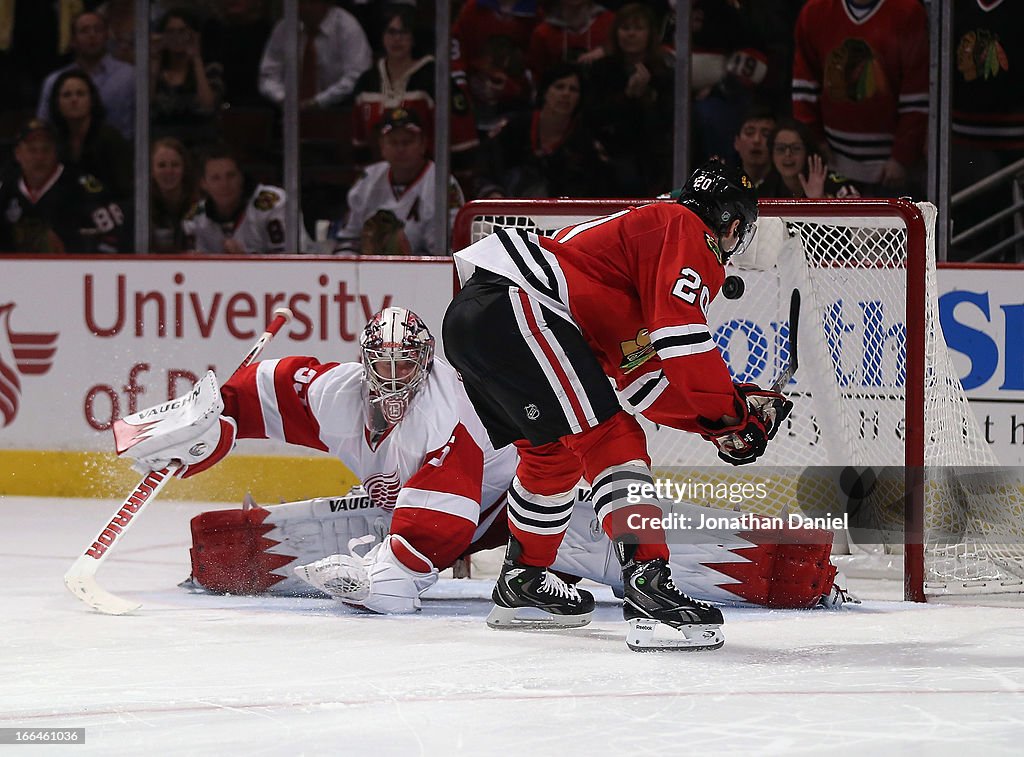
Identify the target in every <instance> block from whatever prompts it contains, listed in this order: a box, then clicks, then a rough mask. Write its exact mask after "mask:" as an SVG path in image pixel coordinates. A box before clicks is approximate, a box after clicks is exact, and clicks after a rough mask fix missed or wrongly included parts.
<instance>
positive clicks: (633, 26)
mask: <svg viewBox="0 0 1024 757" xmlns="http://www.w3.org/2000/svg"><path fill="white" fill-rule="evenodd" d="M589 78H590V87H591V91H590V98H589V107H588V112H587V120H588V121H589V122H591V123H593V124H594V129H595V133H596V135H597V138H598V139H599V140H600V142H601V144H602V145H603V146H604V148H605V150H606V151H607V153H608V158H609V161H610V163H611V166H612V170H613V173H614V181H615V192H616V194H618V195H619V196H622V197H647V196H650V195H653V194H657V192H658V191H659V189H660V188H661V187H664V186H666V185H667V184H668V183H669V182H670V181H671V178H672V177H671V175H670V173H669V170H670V169H671V166H672V139H671V135H672V122H673V117H674V113H673V105H672V104H673V96H672V95H673V91H672V90H673V79H674V77H673V72H672V69H671V68H670V67H669V65H668V63H667V62H666V55H665V52H664V51H663V50H662V49H661V44H660V41H659V34H658V30H657V20H656V18H655V16H654V12H653V11H652V10H651V9H650V7H649V6H647V5H645V4H643V3H629V4H627V5H624V6H622V7H621V8H620V9H619V10H618V11H617V12H616V13H615V21H614V23H613V24H612V30H611V34H610V36H609V39H608V54H607V55H606V56H605V57H602V58H601V59H600V60H598V61H596V62H595V63H593V65H592V66H591V69H590V76H589Z"/></svg>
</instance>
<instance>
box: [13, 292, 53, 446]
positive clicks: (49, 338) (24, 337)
mask: <svg viewBox="0 0 1024 757" xmlns="http://www.w3.org/2000/svg"><path fill="white" fill-rule="evenodd" d="M13 311H14V303H13V302H8V303H7V304H6V305H0V420H2V423H0V428H2V427H5V426H9V425H11V423H12V422H13V421H14V419H15V417H16V416H17V415H18V405H19V404H20V401H21V378H20V377H21V376H42V375H43V374H45V373H48V372H49V371H50V368H52V367H53V358H54V355H56V354H57V336H58V334H59V332H56V331H53V332H28V331H22V332H16V331H14V330H12V329H11V313H12V312H13ZM5 337H6V338H5Z"/></svg>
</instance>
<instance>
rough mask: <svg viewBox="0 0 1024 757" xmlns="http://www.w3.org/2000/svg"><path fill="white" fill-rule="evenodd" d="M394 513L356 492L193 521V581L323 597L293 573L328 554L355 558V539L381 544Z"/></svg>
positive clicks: (231, 589) (234, 589)
mask: <svg viewBox="0 0 1024 757" xmlns="http://www.w3.org/2000/svg"><path fill="white" fill-rule="evenodd" d="M390 525H391V512H390V511H387V510H384V509H382V508H379V507H374V505H373V503H372V502H371V500H370V496H369V495H368V494H367V493H366V492H365V491H364V490H363V489H362V488H361V487H356V488H355V489H353V490H352V492H350V493H349V494H347V495H345V496H343V497H320V498H317V499H308V500H303V501H301V502H289V503H286V504H281V505H271V506H269V507H259V506H258V505H256V504H255V503H254V502H252V500H251V499H249V498H247V499H246V502H245V503H244V504H243V505H242V507H241V508H237V507H236V508H232V509H230V510H213V511H210V512H205V513H201V514H200V515H197V516H196V517H194V518H193V519H192V524H191V526H192V549H191V557H192V581H193V583H194V584H196V585H197V586H199V587H200V588H203V589H207V590H209V591H215V592H224V593H228V594H277V595H281V596H309V595H316V594H318V592H317V591H316V590H315V589H314V588H313V587H312V586H310V585H309V584H308V583H306V582H305V581H302V580H300V579H299V578H297V577H296V576H295V574H294V572H293V569H294V568H295V567H297V566H299V565H305V564H308V563H311V562H315V561H316V560H319V559H321V558H323V557H326V556H328V555H336V554H348V553H349V541H350V540H352V539H359V538H361V537H365V536H368V535H373V536H374V539H373V542H372V543H368V544H367V548H369V547H371V546H372V544H373V543H380V542H381V541H383V539H384V537H385V536H386V535H387V533H388V529H389V527H390Z"/></svg>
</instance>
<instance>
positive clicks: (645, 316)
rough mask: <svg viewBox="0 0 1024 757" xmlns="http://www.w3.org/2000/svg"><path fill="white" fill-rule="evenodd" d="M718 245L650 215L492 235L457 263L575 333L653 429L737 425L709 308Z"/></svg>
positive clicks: (629, 213) (664, 208)
mask: <svg viewBox="0 0 1024 757" xmlns="http://www.w3.org/2000/svg"><path fill="white" fill-rule="evenodd" d="M716 249H717V240H716V239H715V237H713V236H712V234H711V233H710V230H709V229H708V227H707V226H705V224H704V223H703V221H701V220H700V219H699V218H698V217H697V216H696V215H695V214H694V213H693V212H691V211H690V210H689V209H688V208H685V207H683V206H682V205H679V204H677V203H653V204H650V205H645V206H642V207H638V208H629V209H627V210H622V211H619V212H618V213H613V214H612V215H609V216H604V217H602V218H597V219H594V220H592V221H588V222H586V223H582V224H579V225H576V226H570V227H567V228H565V229H561V230H560V231H558V232H556V233H555V234H554V235H553V236H552V237H550V238H548V237H541V236H537V235H536V234H532V233H529V232H525V231H517V230H513V229H502V230H500V231H498V232H496V233H494V234H491V235H490V236H488V237H485V238H484V239H481V240H480V241H479V242H476V243H475V244H472V245H470V246H469V247H467V248H465V249H464V250H461V251H460V252H456V253H455V260H456V266H457V267H458V271H459V278H460V279H461V280H462V281H463V282H465V281H466V280H467V279H468V278H469V277H470V276H471V275H472V273H473V270H474V269H475V268H477V267H479V268H483V269H485V270H488V271H492V272H494V273H497V274H499V275H501V276H504V277H506V278H508V279H510V280H512V281H513V282H515V283H516V284H517V285H518V286H520V287H521V288H522V289H523V290H524V291H526V292H528V293H529V294H530V296H532V297H533V298H535V299H536V300H537V301H539V302H540V303H541V304H542V305H544V306H545V307H548V308H550V309H551V310H553V311H554V312H556V313H558V314H559V315H561V316H562V317H563V318H565V319H566V320H568V321H570V322H571V323H574V324H576V326H577V327H578V328H579V329H580V330H581V332H582V333H583V336H584V337H585V338H586V340H587V343H588V345H589V346H590V348H591V349H592V350H593V352H594V354H595V355H596V356H597V359H598V360H599V362H600V363H601V366H602V368H603V369H604V371H605V373H606V374H607V375H608V376H609V377H611V378H612V379H613V380H614V381H615V383H616V386H617V387H618V389H619V390H620V392H621V394H622V397H623V399H624V400H625V401H626V402H627V403H628V404H630V405H631V406H632V407H633V408H634V409H635V410H637V411H638V412H642V413H643V414H644V415H645V416H646V417H647V418H649V419H650V420H653V421H655V422H657V423H663V424H665V425H669V426H672V427H673V428H682V429H684V430H688V431H695V430H699V427H698V426H697V425H696V424H695V417H696V416H702V417H704V418H707V419H709V420H713V421H717V420H718V419H720V418H721V417H722V416H723V415H735V414H736V404H735V403H736V401H737V399H736V392H735V389H734V388H733V383H732V379H731V377H730V373H729V368H728V366H727V365H726V364H725V361H724V359H723V358H722V355H721V353H720V352H719V351H718V348H717V346H716V344H715V342H714V340H713V338H712V336H711V332H710V329H709V328H708V323H707V309H708V305H709V303H710V302H711V300H713V299H714V298H715V296H716V295H717V294H718V292H719V290H720V289H721V287H722V283H723V282H724V280H725V269H724V268H723V267H722V265H721V263H719V262H718V257H717V255H716Z"/></svg>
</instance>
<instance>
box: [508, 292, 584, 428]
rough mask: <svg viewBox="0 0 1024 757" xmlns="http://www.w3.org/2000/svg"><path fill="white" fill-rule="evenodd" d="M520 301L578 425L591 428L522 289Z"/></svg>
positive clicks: (528, 298)
mask: <svg viewBox="0 0 1024 757" xmlns="http://www.w3.org/2000/svg"><path fill="white" fill-rule="evenodd" d="M519 301H520V302H521V303H522V306H523V314H524V315H525V317H526V323H527V324H528V325H529V327H530V333H531V334H533V335H534V336H535V337H537V344H539V345H540V348H541V351H543V353H544V357H546V358H547V359H548V364H549V365H550V366H551V369H552V370H553V371H554V372H555V377H556V378H557V379H558V383H559V384H560V385H561V387H562V390H563V391H564V392H565V396H566V397H568V398H569V404H570V405H571V406H572V411H573V412H574V413H575V414H576V421H577V423H579V424H580V426H582V427H583V428H587V427H589V426H590V423H589V422H588V421H587V414H586V413H585V412H583V406H582V405H581V404H580V400H579V397H577V396H576V390H575V389H574V388H573V386H572V384H571V383H569V377H568V376H567V375H566V373H565V368H563V367H562V364H561V362H559V360H558V358H557V357H555V352H554V350H552V349H551V345H550V344H549V343H548V340H547V338H546V337H545V336H544V335H543V334H542V333H541V328H540V324H539V323H538V322H537V318H536V316H535V315H534V313H533V301H532V300H531V299H530V297H529V295H527V294H526V292H524V291H523V290H522V289H520V290H519Z"/></svg>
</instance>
